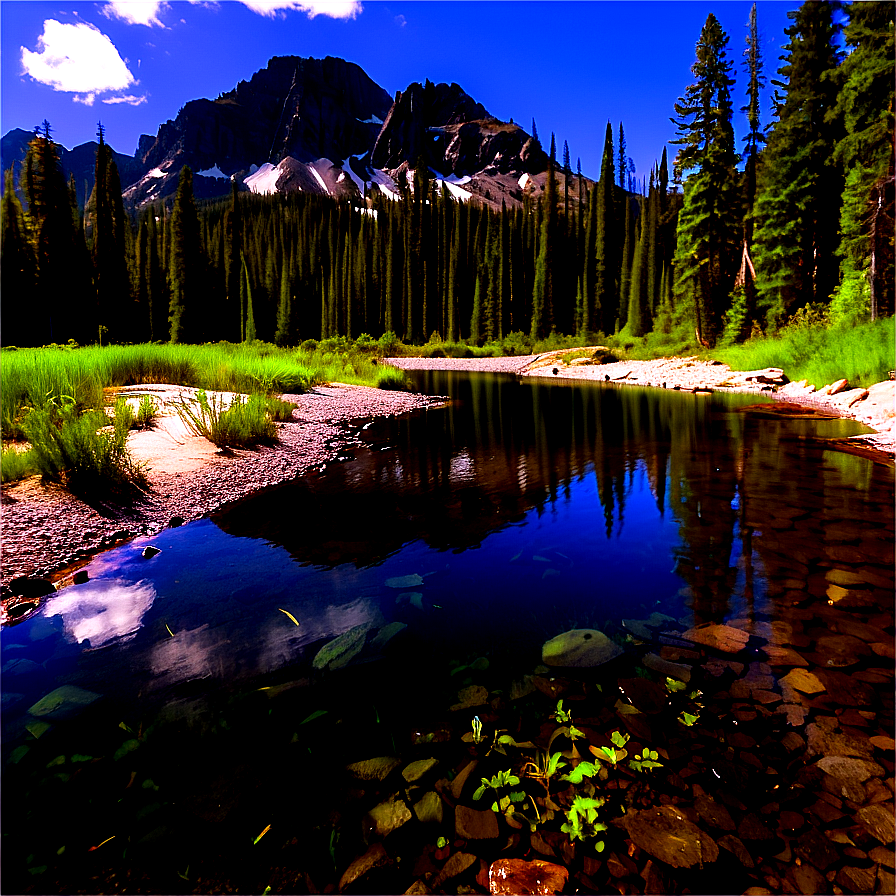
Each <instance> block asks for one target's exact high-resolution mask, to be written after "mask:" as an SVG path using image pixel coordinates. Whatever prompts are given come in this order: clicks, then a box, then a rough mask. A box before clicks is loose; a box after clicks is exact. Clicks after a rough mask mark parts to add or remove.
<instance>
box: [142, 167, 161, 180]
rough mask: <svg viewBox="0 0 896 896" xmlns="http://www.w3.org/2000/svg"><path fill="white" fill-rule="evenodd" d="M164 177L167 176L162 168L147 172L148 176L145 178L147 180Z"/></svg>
mask: <svg viewBox="0 0 896 896" xmlns="http://www.w3.org/2000/svg"><path fill="white" fill-rule="evenodd" d="M164 176H165V172H164V171H162V169H161V168H153V169H152V171H147V172H146V174H145V175H144V178H147V177H164Z"/></svg>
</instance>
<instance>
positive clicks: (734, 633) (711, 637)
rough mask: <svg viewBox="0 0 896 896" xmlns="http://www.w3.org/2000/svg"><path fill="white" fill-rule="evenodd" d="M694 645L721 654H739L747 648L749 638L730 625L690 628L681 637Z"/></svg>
mask: <svg viewBox="0 0 896 896" xmlns="http://www.w3.org/2000/svg"><path fill="white" fill-rule="evenodd" d="M681 637H682V638H684V639H685V640H686V641H691V642H692V643H694V644H703V645H705V646H706V647H712V648H714V649H715V650H721V651H722V653H740V651H741V650H743V649H744V647H746V646H747V641H749V640H750V636H749V635H748V634H747V633H746V632H744V631H741V630H740V629H738V628H732V626H730V625H705V626H701V627H700V628H690V629H688V630H687V631H686V632H684V634H683V635H682V636H681Z"/></svg>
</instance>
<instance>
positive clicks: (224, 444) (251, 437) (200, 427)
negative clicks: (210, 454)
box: [175, 389, 277, 448]
mask: <svg viewBox="0 0 896 896" xmlns="http://www.w3.org/2000/svg"><path fill="white" fill-rule="evenodd" d="M175 409H176V410H177V413H178V416H179V417H180V418H181V420H183V421H184V423H185V424H186V426H187V428H188V429H190V430H192V431H193V432H194V433H196V435H200V436H203V437H204V438H206V439H208V440H209V441H210V442H212V443H214V444H215V445H217V446H218V447H219V448H245V447H249V446H252V445H257V444H259V443H267V444H270V443H273V442H275V441H276V440H277V427H276V426H275V425H274V422H273V421H272V420H271V418H270V416H269V415H268V411H267V406H266V400H265V397H264V396H262V395H252V396H250V397H249V399H248V401H247V400H245V399H244V398H243V397H242V396H240V395H236V396H234V398H233V401H232V402H230V404H229V406H228V405H227V401H226V399H225V398H223V397H222V396H218V397H215V396H212V397H211V398H209V396H208V395H207V394H206V392H205V390H204V389H199V390H198V391H197V392H196V400H195V402H187V401H182V402H179V403H178V404H176V405H175Z"/></svg>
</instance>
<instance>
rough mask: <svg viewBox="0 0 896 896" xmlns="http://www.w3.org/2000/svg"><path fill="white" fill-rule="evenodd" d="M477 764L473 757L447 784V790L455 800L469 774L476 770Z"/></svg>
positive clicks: (458, 796)
mask: <svg viewBox="0 0 896 896" xmlns="http://www.w3.org/2000/svg"><path fill="white" fill-rule="evenodd" d="M477 765H479V762H478V760H476V759H474V760H472V761H471V762H468V763H467V764H466V765H465V766H464V767H463V768H462V769H461V770H460V771H459V772H458V773H457V777H455V779H454V780H453V781H452V782H451V784H449V785H448V792H449V793H450V794H451V796H452V797H454V800H455V802H456V801H457V800H459V799H460V798H461V794H462V793H463V789H464V787H465V785H466V783H467V781H469V780H470V775H472V774H473V772H475V771H476V766H477Z"/></svg>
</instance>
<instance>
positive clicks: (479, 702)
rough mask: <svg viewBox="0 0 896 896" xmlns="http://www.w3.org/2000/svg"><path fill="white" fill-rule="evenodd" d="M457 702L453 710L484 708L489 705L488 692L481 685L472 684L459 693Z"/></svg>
mask: <svg viewBox="0 0 896 896" xmlns="http://www.w3.org/2000/svg"><path fill="white" fill-rule="evenodd" d="M457 700H458V702H457V703H455V704H454V705H453V706H452V707H451V708H452V709H453V710H455V709H471V708H473V707H476V706H484V705H485V704H486V703H488V691H487V690H486V689H485V688H484V687H483V686H482V685H481V684H471V685H470V686H469V687H468V688H463V689H462V690H460V691H458V692H457Z"/></svg>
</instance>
